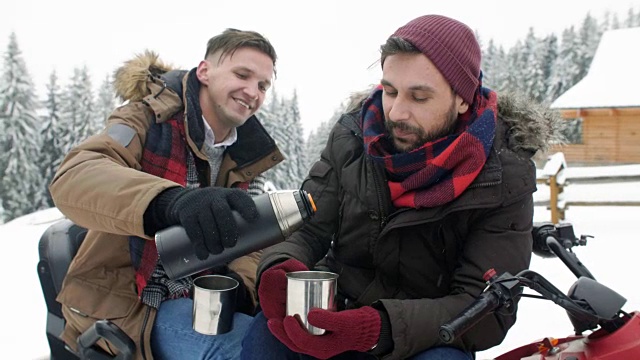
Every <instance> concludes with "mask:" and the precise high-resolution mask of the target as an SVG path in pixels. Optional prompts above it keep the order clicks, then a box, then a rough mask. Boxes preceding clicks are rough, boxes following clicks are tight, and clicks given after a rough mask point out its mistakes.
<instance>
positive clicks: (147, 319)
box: [140, 306, 151, 360]
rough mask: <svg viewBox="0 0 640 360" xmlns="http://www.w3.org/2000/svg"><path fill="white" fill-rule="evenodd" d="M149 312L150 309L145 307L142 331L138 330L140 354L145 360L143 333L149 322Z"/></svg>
mask: <svg viewBox="0 0 640 360" xmlns="http://www.w3.org/2000/svg"><path fill="white" fill-rule="evenodd" d="M150 312H151V307H149V306H147V309H146V310H145V312H144V321H143V322H142V329H141V330H140V352H141V353H142V358H143V359H145V360H146V359H147V354H146V352H145V348H144V333H145V330H146V329H147V323H148V322H149V313H150Z"/></svg>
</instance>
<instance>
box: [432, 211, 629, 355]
mask: <svg viewBox="0 0 640 360" xmlns="http://www.w3.org/2000/svg"><path fill="white" fill-rule="evenodd" d="M532 233H533V236H534V252H536V251H537V252H541V253H543V254H544V255H545V257H553V256H557V257H559V258H560V259H561V260H562V261H563V262H564V263H565V265H567V267H569V269H570V270H571V271H572V272H573V273H574V274H575V275H576V277H578V279H579V280H578V281H577V282H576V283H575V284H574V286H573V287H572V290H571V291H570V294H569V296H568V295H566V294H564V293H563V292H562V291H560V290H559V289H558V288H556V287H555V286H554V285H553V284H552V283H551V282H549V281H548V280H547V279H545V278H544V277H543V276H542V275H540V274H538V273H536V272H534V271H531V270H523V271H521V272H519V273H518V274H516V275H515V276H514V275H511V274H509V273H508V272H505V273H503V274H501V275H500V276H496V273H495V271H494V270H493V269H490V270H489V271H487V273H486V274H485V281H486V282H487V285H488V286H487V288H486V289H485V290H484V291H483V292H482V293H481V294H480V296H478V297H477V298H476V300H474V302H472V303H471V304H470V305H469V306H467V307H466V308H465V309H464V310H463V311H462V312H460V313H459V314H458V315H456V316H455V317H453V318H452V319H451V320H449V321H448V322H447V323H445V324H443V325H442V326H441V327H440V329H439V332H438V335H439V337H440V340H441V341H442V342H444V343H446V344H449V343H452V342H453V341H454V340H455V339H456V338H458V337H460V336H461V335H462V334H464V333H465V332H466V331H467V330H469V329H470V328H472V327H473V326H474V325H476V324H477V323H478V322H479V321H480V320H482V319H483V318H484V317H485V316H487V315H489V314H490V313H492V312H494V311H513V310H514V309H515V300H516V299H518V298H519V297H522V296H527V297H535V298H543V299H547V300H551V301H553V302H554V303H556V304H557V305H559V306H561V307H562V308H564V309H565V310H566V311H567V313H568V314H569V317H570V318H571V320H572V323H573V324H574V328H575V330H576V332H579V331H584V330H591V329H594V328H595V327H597V326H598V325H603V324H609V323H611V322H616V321H618V318H617V314H618V313H619V312H620V309H621V307H622V305H623V304H624V302H625V301H626V300H625V299H624V298H623V297H621V296H620V295H618V294H617V293H615V292H614V291H613V290H611V289H609V288H607V287H606V286H604V285H602V284H599V283H597V282H596V281H595V279H594V278H593V275H591V273H590V272H589V270H588V269H587V268H586V267H585V266H584V265H583V264H582V263H581V262H580V261H579V260H578V258H577V257H576V256H575V254H574V253H573V252H572V251H571V248H572V247H573V246H576V245H586V236H582V237H581V238H580V240H578V239H575V236H574V235H573V227H572V226H571V225H570V224H562V225H561V226H560V225H558V226H554V225H552V224H549V223H543V224H541V225H539V226H534V229H533V232H532ZM537 252H536V253H537ZM550 255H551V256H550ZM523 287H528V288H530V289H532V290H534V291H536V292H537V293H539V294H540V295H541V296H531V295H525V294H523V293H522V289H523ZM578 289H580V290H578ZM594 304H595V305H596V306H595V308H596V309H598V310H594V309H593V307H594V306H593V305H594ZM604 304H611V305H604Z"/></svg>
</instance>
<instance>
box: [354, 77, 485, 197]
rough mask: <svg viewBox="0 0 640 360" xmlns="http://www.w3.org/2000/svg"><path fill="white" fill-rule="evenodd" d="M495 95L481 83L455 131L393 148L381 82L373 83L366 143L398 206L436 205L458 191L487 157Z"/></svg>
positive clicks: (367, 105)
mask: <svg viewBox="0 0 640 360" xmlns="http://www.w3.org/2000/svg"><path fill="white" fill-rule="evenodd" d="M497 100H498V97H497V94H496V93H495V92H494V91H492V90H490V89H487V88H484V87H480V88H479V91H477V92H476V94H475V100H474V102H473V104H471V106H470V107H469V110H468V111H467V112H465V113H464V114H462V115H460V116H459V117H458V125H457V129H456V131H455V133H454V134H452V135H449V136H446V137H443V138H441V139H438V140H435V141H432V142H428V143H425V144H424V145H422V146H421V147H419V148H417V149H414V150H411V151H408V152H402V153H401V152H397V151H395V150H394V146H393V143H392V141H393V140H392V139H391V137H390V135H389V134H388V132H387V131H386V129H385V119H384V111H383V109H382V87H381V86H378V87H376V88H375V89H374V91H373V92H372V93H371V94H370V95H369V97H368V98H367V99H366V101H365V103H364V105H363V107H362V124H361V126H362V132H363V136H364V145H365V150H366V152H367V154H368V155H369V156H371V157H372V158H373V159H374V160H376V161H379V162H382V163H383V164H384V166H385V168H386V170H387V173H388V174H389V175H390V176H389V178H390V180H388V185H389V190H390V193H391V199H392V201H393V204H394V205H395V206H396V207H411V208H426V207H435V206H440V205H443V204H446V203H448V202H450V201H452V200H454V199H455V198H457V197H458V196H460V194H462V192H463V191H464V190H465V189H466V188H467V187H468V186H469V185H470V184H471V183H472V182H473V180H474V179H475V178H476V177H477V176H478V174H479V173H480V170H482V167H483V166H484V164H485V162H486V161H487V158H488V157H489V152H490V150H491V146H492V144H493V139H494V137H495V132H496V118H497V113H498V111H497Z"/></svg>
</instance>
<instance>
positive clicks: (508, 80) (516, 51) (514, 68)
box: [503, 40, 526, 92]
mask: <svg viewBox="0 0 640 360" xmlns="http://www.w3.org/2000/svg"><path fill="white" fill-rule="evenodd" d="M523 47H524V45H523V44H522V41H520V40H518V42H516V44H515V45H514V46H513V47H512V48H511V49H509V52H508V53H507V57H506V65H507V66H506V76H505V82H504V87H503V89H504V90H506V91H509V92H524V91H525V89H524V84H523V83H522V79H523V78H524V76H523V72H524V71H525V69H526V63H525V59H523Z"/></svg>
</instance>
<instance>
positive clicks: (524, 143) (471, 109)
mask: <svg viewBox="0 0 640 360" xmlns="http://www.w3.org/2000/svg"><path fill="white" fill-rule="evenodd" d="M480 57H481V51H480V46H479V45H478V42H477V41H476V38H475V36H474V34H473V32H472V31H471V30H470V29H469V28H468V27H467V26H466V25H464V24H462V23H460V22H459V21H456V20H454V19H450V18H447V17H444V16H438V15H426V16H421V17H418V18H416V19H414V20H412V21H410V22H409V23H407V24H406V25H404V26H402V27H400V28H399V29H398V30H397V31H396V32H395V33H394V34H393V35H392V36H391V37H389V39H388V40H387V41H386V43H385V44H383V45H382V46H381V65H382V79H381V81H380V84H379V85H378V86H376V87H375V88H374V89H373V90H372V91H369V92H367V94H366V95H365V96H364V97H362V98H360V99H359V101H354V102H353V103H352V105H353V106H351V107H350V108H349V109H348V110H347V112H346V113H345V114H343V115H342V117H341V118H340V119H339V120H338V122H337V123H336V124H335V126H334V128H333V130H332V132H331V134H330V136H329V139H328V142H327V145H326V148H325V149H324V151H323V152H322V154H321V158H320V160H319V161H317V162H316V163H315V164H314V166H313V167H312V168H311V170H310V171H309V175H308V177H307V178H306V179H305V181H304V183H303V185H302V188H303V189H305V190H306V191H308V192H309V193H311V194H313V196H314V199H315V201H316V203H317V208H318V211H317V212H316V214H315V217H314V218H313V219H312V220H311V221H310V222H309V223H308V224H306V225H305V226H304V227H303V228H301V229H300V230H298V231H297V232H296V233H294V234H293V235H292V236H291V237H290V238H288V239H287V240H286V241H285V242H283V243H281V244H278V245H275V246H273V247H271V248H270V249H268V250H266V251H265V254H264V255H263V257H262V259H261V261H260V265H259V267H258V274H259V279H260V283H259V287H258V295H259V302H260V306H261V308H262V312H261V313H260V314H258V315H257V316H256V318H255V319H254V321H253V323H252V326H251V327H250V329H249V331H248V332H247V335H246V336H245V339H244V340H243V350H242V355H243V358H246V359H251V358H256V357H255V356H256V354H257V353H258V352H259V354H260V359H285V358H303V359H306V358H309V357H314V358H321V359H328V358H344V359H369V358H376V357H384V358H385V359H386V358H388V359H407V358H411V359H450V360H451V359H453V360H456V359H472V357H473V354H474V352H476V351H479V350H484V349H487V348H490V347H492V346H494V345H497V344H499V343H500V342H501V341H502V340H503V339H504V337H505V335H506V333H507V331H508V330H509V328H510V327H511V326H512V325H513V324H514V322H515V319H516V316H515V309H514V311H513V312H511V313H496V314H491V315H489V316H487V317H486V318H484V319H483V320H482V321H481V322H479V323H478V324H477V326H475V327H474V328H473V329H471V330H470V331H468V332H467V333H465V334H464V336H462V337H461V338H460V339H458V340H457V341H456V342H455V343H454V344H453V345H452V346H445V344H443V343H442V342H441V341H440V340H439V337H438V329H439V327H440V326H441V325H442V324H444V323H445V322H447V321H448V320H449V319H450V318H452V317H453V316H454V315H456V314H458V313H459V312H460V311H461V310H463V309H464V308H465V307H466V306H467V305H469V304H471V303H472V302H473V300H474V299H475V298H476V297H477V296H478V295H480V293H481V292H482V291H483V289H484V288H485V286H486V283H485V281H484V279H483V275H484V273H485V272H486V271H487V270H488V269H490V268H494V269H495V270H496V271H497V272H498V273H502V272H506V271H508V272H510V273H514V274H515V273H517V272H519V271H521V270H523V269H526V268H528V266H529V261H530V256H531V245H532V238H531V229H532V220H533V219H532V218H533V197H532V194H533V192H534V191H535V190H536V171H535V170H536V169H535V165H534V163H533V161H532V160H531V157H532V156H533V155H534V153H535V152H537V151H538V150H544V149H545V148H546V147H547V146H548V144H549V142H550V140H552V139H553V137H554V136H555V133H554V131H553V130H554V129H556V126H555V124H557V122H559V121H560V120H559V119H560V118H559V116H558V115H557V114H551V113H549V112H547V111H544V109H542V108H541V107H540V106H537V105H535V104H531V103H528V102H527V101H525V100H522V99H519V98H514V97H513V96H507V95H500V96H498V95H497V94H496V93H495V92H494V91H492V90H490V89H488V88H485V87H483V86H482V83H481V80H482V75H481V71H480ZM307 269H317V270H328V271H332V272H335V273H337V274H339V278H338V294H337V306H338V309H337V310H338V311H336V312H331V311H326V310H321V309H312V310H311V311H310V312H309V314H308V318H307V320H308V322H309V324H310V325H313V326H315V327H319V328H322V329H325V330H326V332H325V334H324V335H320V336H314V335H311V334H309V333H308V332H306V330H305V329H304V328H303V327H302V326H301V325H300V323H299V322H298V321H297V320H296V319H295V318H294V317H292V316H286V311H285V303H286V287H287V285H286V284H287V281H286V273H288V272H292V271H303V270H307Z"/></svg>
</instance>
